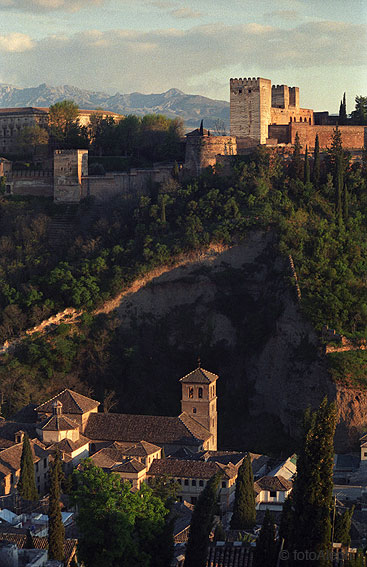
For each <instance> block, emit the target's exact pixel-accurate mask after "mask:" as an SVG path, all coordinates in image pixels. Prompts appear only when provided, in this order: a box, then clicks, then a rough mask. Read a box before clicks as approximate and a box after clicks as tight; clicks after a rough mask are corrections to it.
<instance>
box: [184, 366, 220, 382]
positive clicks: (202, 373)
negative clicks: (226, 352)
mask: <svg viewBox="0 0 367 567" xmlns="http://www.w3.org/2000/svg"><path fill="white" fill-rule="evenodd" d="M216 380H218V376H217V374H213V372H209V371H208V370H204V368H201V367H200V366H199V367H198V368H196V369H195V370H193V371H192V372H189V374H186V376H184V377H183V378H181V379H180V382H183V383H184V384H185V383H188V384H211V383H212V382H215V381H216Z"/></svg>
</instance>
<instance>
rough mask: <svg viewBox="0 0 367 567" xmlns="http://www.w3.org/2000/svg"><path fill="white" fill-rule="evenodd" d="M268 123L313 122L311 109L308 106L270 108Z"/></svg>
mask: <svg viewBox="0 0 367 567" xmlns="http://www.w3.org/2000/svg"><path fill="white" fill-rule="evenodd" d="M270 115H271V118H270V124H277V125H278V124H279V125H280V124H289V122H307V123H308V124H313V123H314V120H313V110H310V109H309V108H295V107H292V106H290V107H288V108H271V111H270Z"/></svg>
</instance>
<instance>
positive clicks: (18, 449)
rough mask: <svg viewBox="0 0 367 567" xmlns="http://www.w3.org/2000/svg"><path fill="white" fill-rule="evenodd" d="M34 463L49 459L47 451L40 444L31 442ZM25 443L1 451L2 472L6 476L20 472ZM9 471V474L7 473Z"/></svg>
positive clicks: (0, 463)
mask: <svg viewBox="0 0 367 567" xmlns="http://www.w3.org/2000/svg"><path fill="white" fill-rule="evenodd" d="M30 445H31V451H32V457H33V462H34V463H37V462H38V461H40V460H41V459H45V458H46V457H48V453H47V451H45V449H44V448H43V447H42V444H41V443H40V442H34V441H30ZM22 451H23V443H18V444H17V445H13V446H12V447H9V448H8V449H4V450H3V451H0V465H1V469H2V470H1V472H2V473H3V474H5V475H7V474H9V473H11V472H14V471H18V470H19V469H20V460H21V457H22ZM6 469H7V472H6Z"/></svg>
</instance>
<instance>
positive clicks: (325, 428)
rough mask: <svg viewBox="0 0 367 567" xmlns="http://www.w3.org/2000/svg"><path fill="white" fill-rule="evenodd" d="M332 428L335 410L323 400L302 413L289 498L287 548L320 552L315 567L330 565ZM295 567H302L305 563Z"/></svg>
mask: <svg viewBox="0 0 367 567" xmlns="http://www.w3.org/2000/svg"><path fill="white" fill-rule="evenodd" d="M335 426H336V407H335V404H330V405H329V404H328V402H327V399H326V398H325V399H324V400H323V401H322V403H321V405H320V407H319V409H318V410H317V411H316V412H314V413H311V412H310V411H307V412H306V413H305V418H304V426H303V429H304V433H303V440H302V444H301V447H300V450H299V452H298V460H297V476H296V481H295V483H294V487H293V495H292V499H293V502H294V509H293V510H294V516H293V518H294V520H293V534H292V541H291V542H290V543H291V545H290V548H291V549H296V550H298V551H305V550H308V551H315V552H323V558H322V559H320V560H318V562H317V563H316V565H317V566H319V567H321V566H326V565H330V561H329V560H328V559H327V558H326V557H327V553H329V552H330V551H331V510H332V504H333V502H332V494H333V460H334V446H333V438H334V432H335ZM298 564H299V565H303V564H305V565H306V564H307V561H306V560H305V562H298Z"/></svg>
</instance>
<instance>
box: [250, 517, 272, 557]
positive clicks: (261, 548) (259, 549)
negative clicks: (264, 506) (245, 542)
mask: <svg viewBox="0 0 367 567" xmlns="http://www.w3.org/2000/svg"><path fill="white" fill-rule="evenodd" d="M276 560H277V542H276V538H275V525H274V520H273V516H272V514H271V512H270V511H269V510H265V516H264V521H263V524H262V526H261V531H260V534H259V537H258V540H257V542H256V549H255V554H254V561H253V564H252V565H253V567H264V566H265V565H266V567H275V563H276Z"/></svg>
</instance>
